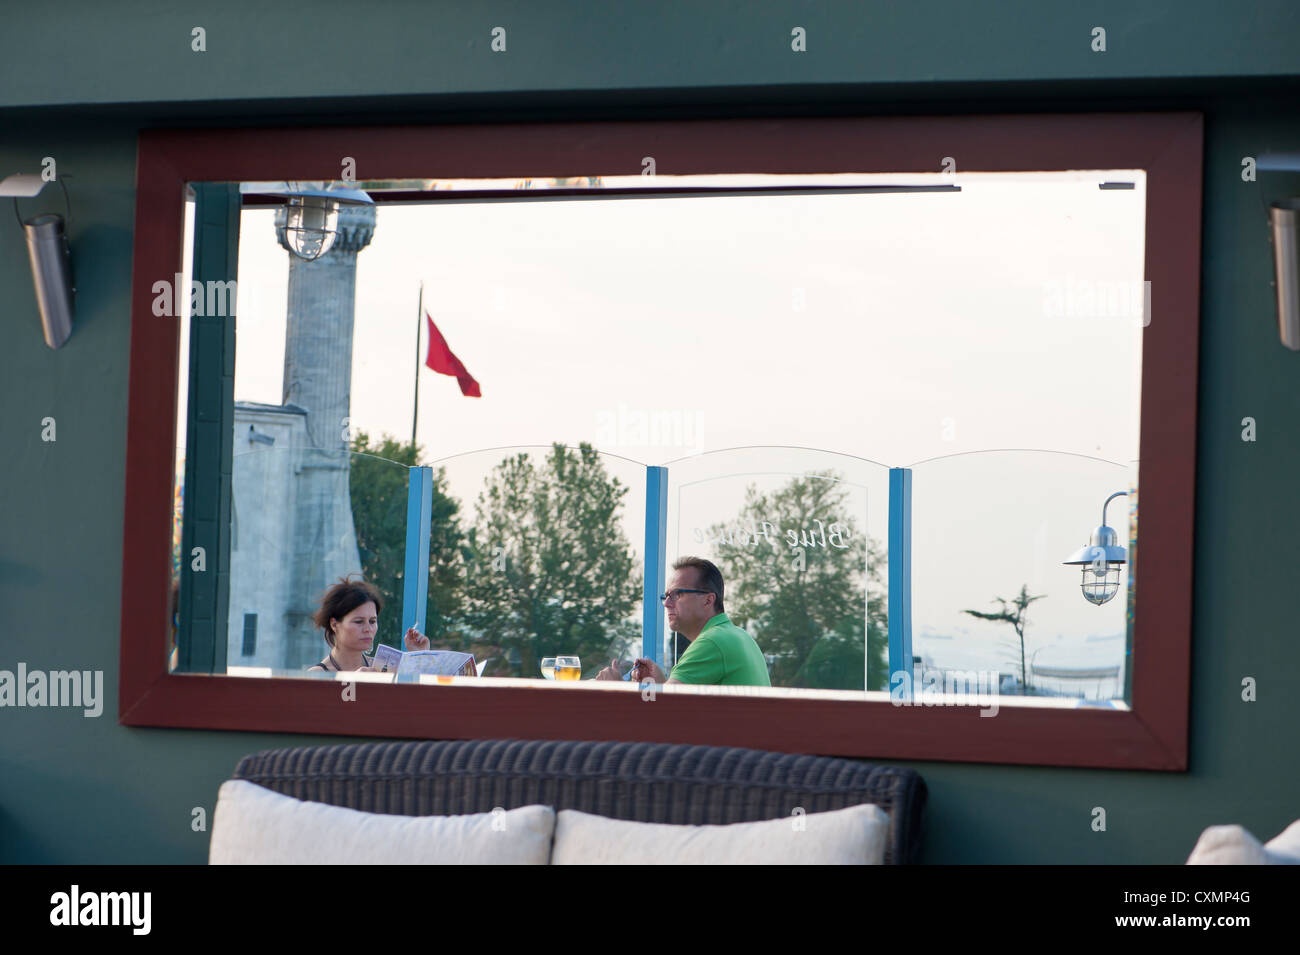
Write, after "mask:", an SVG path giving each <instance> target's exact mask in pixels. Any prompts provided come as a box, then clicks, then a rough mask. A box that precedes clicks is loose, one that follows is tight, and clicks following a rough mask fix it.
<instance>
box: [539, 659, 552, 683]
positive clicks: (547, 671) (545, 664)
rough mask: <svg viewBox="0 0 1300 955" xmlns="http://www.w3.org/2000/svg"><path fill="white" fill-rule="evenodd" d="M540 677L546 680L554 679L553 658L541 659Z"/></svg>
mask: <svg viewBox="0 0 1300 955" xmlns="http://www.w3.org/2000/svg"><path fill="white" fill-rule="evenodd" d="M542 676H544V677H545V678H546V679H548V680H554V679H555V657H542Z"/></svg>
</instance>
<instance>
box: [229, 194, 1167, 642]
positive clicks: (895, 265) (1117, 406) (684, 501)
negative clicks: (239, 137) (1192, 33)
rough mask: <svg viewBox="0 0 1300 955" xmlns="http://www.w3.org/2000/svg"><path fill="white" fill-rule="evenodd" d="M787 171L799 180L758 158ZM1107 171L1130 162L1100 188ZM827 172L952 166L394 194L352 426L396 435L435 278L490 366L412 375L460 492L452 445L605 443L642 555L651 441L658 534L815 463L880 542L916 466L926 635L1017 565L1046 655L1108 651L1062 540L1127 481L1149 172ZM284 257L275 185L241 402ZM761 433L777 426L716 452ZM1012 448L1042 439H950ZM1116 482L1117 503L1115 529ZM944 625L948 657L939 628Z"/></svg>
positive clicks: (467, 465) (366, 321)
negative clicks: (548, 195)
mask: <svg viewBox="0 0 1300 955" xmlns="http://www.w3.org/2000/svg"><path fill="white" fill-rule="evenodd" d="M656 178H657V183H656V184H660V185H666V184H670V183H671V182H672V181H673V177H665V176H659V177H656ZM693 178H695V179H701V178H703V179H711V180H713V181H720V180H719V179H718V178H716V177H693ZM795 178H797V180H798V182H799V183H800V184H813V182H814V180H812V179H811V178H810V177H806V176H805V177H746V180H747V181H757V180H766V181H775V180H777V179H780V180H781V181H785V182H789V181H791V180H792V179H795ZM1113 180H1124V181H1131V182H1133V183H1134V184H1135V188H1133V189H1129V190H1115V189H1107V190H1102V189H1099V188H1098V183H1099V182H1102V181H1113ZM820 181H826V182H830V181H835V182H850V181H851V182H854V183H862V184H868V183H884V182H899V181H907V182H910V183H914V184H945V185H950V184H956V185H959V186H960V187H961V191H960V192H958V193H931V194H885V195H880V194H877V195H839V196H797V197H778V196H762V197H723V198H674V199H604V200H599V201H592V200H582V201H545V202H537V201H534V202H495V203H469V202H456V203H451V202H445V201H444V202H438V203H431V204H426V205H406V206H381V207H380V208H379V209H378V213H377V215H378V218H377V224H376V229H375V233H374V238H373V241H372V242H371V244H370V245H369V246H368V247H367V248H366V249H365V250H364V251H362V252H361V253H360V255H359V257H358V267H357V296H356V324H355V347H354V360H353V369H352V375H353V380H352V412H351V413H352V425H353V427H354V428H355V429H360V430H364V431H367V432H369V433H370V434H371V435H378V434H382V433H387V434H392V435H394V436H398V437H401V438H402V439H403V440H406V439H409V437H410V431H411V409H412V395H413V377H414V373H415V364H416V354H417V343H416V335H417V328H418V323H419V320H418V308H417V307H418V302H419V297H420V283H421V282H423V283H424V292H423V302H424V307H425V309H426V310H427V311H428V312H429V314H430V315H431V316H432V317H433V319H434V321H435V322H437V324H438V327H439V329H440V330H441V331H442V333H443V335H444V336H445V337H446V339H447V341H448V343H449V345H450V347H451V348H452V350H453V351H454V352H455V353H456V354H457V355H458V356H459V357H460V359H461V360H462V361H463V362H464V364H465V365H466V366H467V367H468V369H469V371H470V372H471V373H472V374H473V375H474V376H475V377H476V378H477V379H478V381H479V382H480V384H481V387H482V392H483V397H482V398H477V399H475V398H465V397H462V396H461V394H460V392H459V389H458V387H457V385H456V382H455V380H454V379H452V378H449V377H445V376H439V375H436V374H434V373H433V372H431V371H429V370H428V369H424V370H422V371H421V372H420V375H421V379H420V412H419V433H418V440H419V443H420V445H421V446H422V447H423V449H424V451H425V454H424V463H437V462H440V461H441V462H444V463H445V466H446V467H447V471H448V475H449V478H450V481H451V486H452V490H453V491H454V492H457V493H458V494H459V496H461V497H462V500H464V502H465V508H466V510H469V511H472V501H473V499H474V498H475V497H476V494H477V488H478V487H479V486H480V485H481V481H482V479H483V476H484V475H485V474H486V472H487V470H488V468H490V467H491V465H492V464H495V463H496V461H497V460H499V459H500V457H501V454H500V453H497V452H493V453H480V454H467V453H466V452H473V451H479V450H481V449H485V448H501V447H505V446H515V445H549V444H550V443H551V442H552V441H560V442H563V443H567V444H577V443H578V442H579V441H591V442H593V443H595V444H596V445H597V447H599V448H600V449H601V450H602V451H605V452H609V453H610V455H618V456H621V457H620V458H615V457H612V456H611V457H609V458H607V461H608V462H609V464H610V467H611V470H613V471H614V472H615V473H616V474H617V476H618V477H620V479H622V480H623V481H624V482H625V483H627V484H629V486H630V487H631V488H632V491H631V493H630V494H629V498H628V500H629V501H630V502H631V506H630V507H629V509H628V514H627V515H626V520H625V529H626V532H627V534H628V536H629V538H630V540H631V541H632V543H633V546H634V548H635V549H636V550H637V552H638V554H639V553H640V551H641V540H640V538H641V536H642V529H641V520H642V515H643V513H644V512H643V509H642V508H643V474H644V471H643V467H642V465H643V464H656V465H662V464H665V463H668V462H675V463H669V465H668V466H669V481H670V517H669V520H670V523H669V535H670V542H669V550H670V552H682V551H683V550H687V549H690V547H691V546H694V547H695V549H697V550H698V549H701V548H699V547H698V537H697V536H694V535H693V532H694V529H695V528H696V527H698V526H701V525H707V524H710V523H716V522H720V521H725V520H728V519H730V518H731V517H733V516H734V514H735V512H736V511H737V510H738V505H739V500H740V495H741V494H742V493H743V490H744V487H745V485H746V484H747V483H750V481H755V482H757V483H759V484H761V485H763V486H772V487H774V486H776V485H777V484H779V483H781V482H783V481H784V480H788V478H789V476H791V475H793V474H798V473H802V472H803V471H805V470H807V469H809V468H815V467H822V466H829V467H835V468H837V469H838V471H839V473H840V474H841V475H842V476H843V478H844V480H845V481H846V482H847V484H846V486H850V487H851V488H852V489H853V490H852V494H851V495H850V497H851V500H852V505H851V510H852V511H853V513H852V514H848V515H846V518H852V519H853V520H854V521H855V525H854V526H855V529H856V530H858V531H859V532H861V531H865V532H867V533H869V534H871V536H873V537H875V538H877V539H878V540H881V541H882V542H883V541H884V540H885V538H886V531H887V522H888V511H887V504H888V494H887V491H888V475H887V467H889V466H895V467H898V466H914V476H913V482H914V484H913V495H914V512H913V522H914V524H913V533H914V541H913V629H914V634H915V637H914V640H915V641H916V644H917V647H916V652H918V653H921V652H923V651H924V650H925V649H926V647H928V646H930V644H933V649H934V650H935V652H940V651H942V652H945V653H948V655H949V656H950V657H951V658H952V659H956V658H957V657H959V656H961V657H962V658H963V659H964V658H965V657H966V656H969V655H970V653H975V654H976V656H978V655H979V654H980V653H984V654H985V655H987V654H988V653H991V652H992V650H991V649H986V650H981V649H979V648H980V647H981V646H983V645H984V644H988V646H989V647H992V646H993V645H994V644H995V643H996V642H997V639H998V637H999V635H1001V634H1002V633H1003V632H1006V633H1009V632H1010V629H1009V628H1008V627H1006V626H1005V625H1002V626H1001V627H999V626H998V625H994V624H986V623H984V622H982V621H978V620H976V619H974V618H972V617H969V616H966V615H963V614H962V613H961V610H962V609H964V608H984V609H991V604H990V601H991V599H992V598H993V597H994V596H1003V597H1010V596H1012V595H1014V594H1015V593H1016V592H1017V591H1018V590H1019V587H1020V585H1021V584H1022V583H1024V584H1028V585H1029V587H1030V589H1031V592H1033V593H1046V594H1047V595H1048V596H1047V598H1046V599H1044V600H1043V601H1041V602H1039V603H1036V604H1035V605H1034V607H1033V608H1031V614H1030V617H1031V621H1032V622H1033V626H1032V627H1031V635H1033V636H1034V637H1041V640H1042V644H1043V650H1042V653H1041V654H1040V655H1039V657H1038V661H1039V663H1044V664H1045V663H1048V662H1052V663H1057V664H1060V665H1068V664H1069V663H1071V662H1073V661H1074V660H1075V659H1076V658H1079V657H1080V656H1081V655H1082V657H1083V659H1082V661H1081V662H1093V661H1094V660H1096V659H1099V657H1098V654H1099V653H1103V652H1104V653H1108V654H1110V656H1112V657H1113V656H1115V653H1114V648H1115V642H1114V641H1113V640H1112V641H1109V642H1107V641H1106V640H1103V639H1098V638H1099V637H1105V636H1107V635H1114V634H1122V633H1123V630H1124V600H1123V598H1122V594H1121V597H1120V598H1117V599H1116V600H1113V601H1111V602H1110V603H1109V604H1107V605H1105V606H1103V607H1100V608H1098V607H1094V606H1092V605H1090V604H1088V603H1086V602H1085V601H1084V600H1083V598H1082V597H1081V596H1080V595H1079V592H1078V583H1079V571H1078V570H1077V569H1075V568H1066V567H1062V566H1061V564H1060V562H1061V560H1063V559H1064V558H1065V556H1066V555H1067V554H1068V553H1070V552H1072V551H1074V550H1076V549H1077V548H1079V547H1081V546H1083V545H1084V544H1085V543H1086V542H1087V536H1088V534H1089V532H1090V531H1091V530H1092V529H1093V527H1094V526H1095V525H1096V524H1098V523H1099V522H1100V510H1101V504H1102V501H1103V500H1104V499H1105V498H1106V496H1107V495H1109V494H1110V493H1111V492H1112V491H1116V490H1127V489H1129V488H1130V487H1132V486H1135V485H1136V476H1137V472H1136V462H1137V458H1138V428H1139V411H1140V408H1139V386H1140V380H1139V379H1140V367H1141V320H1140V311H1138V312H1135V311H1134V308H1135V307H1136V308H1138V309H1140V304H1141V297H1140V296H1141V279H1142V267H1143V224H1144V210H1145V175H1144V173H1142V172H1141V171H1140V170H1129V171H1122V170H1107V171H1079V172H1067V173H1015V174H1003V173H999V174H987V173H984V174H982V173H959V174H957V175H956V176H943V175H933V176H917V175H912V176H908V177H906V178H905V180H904V179H902V178H900V177H898V176H894V177H883V176H866V175H862V176H852V177H823V179H822V180H820ZM288 269H289V257H288V253H287V252H285V251H284V250H283V249H282V248H280V247H279V245H278V244H277V242H276V239H275V234H274V226H273V211H272V210H270V209H263V208H249V209H246V210H245V211H244V213H243V220H242V224H241V241H240V262H239V306H238V322H239V326H238V352H237V360H236V381H235V397H236V400H239V401H261V402H268V403H272V404H278V403H280V401H281V400H282V394H281V379H282V371H283V348H284V333H285V302H286V284H287V277H288ZM1094 292H1103V293H1105V292H1109V293H1110V295H1111V298H1110V299H1109V300H1107V299H1106V298H1105V297H1104V294H1103V295H1101V296H1096V297H1094V296H1093V294H1092V293H1094ZM1126 306H1127V308H1126ZM1121 313H1123V314H1121ZM423 348H424V340H423V339H421V342H420V345H419V349H420V351H419V354H420V356H421V357H423ZM750 446H764V447H766V448H767V450H764V451H744V452H726V451H725V449H731V448H745V447H750ZM783 446H796V447H799V448H810V449H818V450H820V451H823V452H833V453H834V455H838V456H831V455H827V454H822V455H818V454H815V453H811V452H806V451H792V450H779V449H778V448H780V447H783ZM999 449H1031V450H1027V451H1018V452H1016V453H994V454H987V453H986V454H968V453H965V452H973V451H996V450H999ZM1042 452H1056V453H1051V454H1044V453H1042ZM952 455H959V456H957V457H950V456H952ZM1070 455H1076V456H1086V457H1076V456H1070ZM940 457H943V458H944V459H943V460H931V459H935V458H940ZM624 458H626V459H631V461H625V460H622V459H624ZM864 459H865V460H864ZM1098 459H1099V460H1098ZM634 462H639V463H634ZM870 462H875V463H870ZM922 462H924V463H922ZM1107 462H1109V463H1107ZM737 475H739V476H737ZM1126 500H1127V499H1120V500H1118V501H1116V502H1114V503H1113V504H1112V505H1111V507H1110V511H1109V513H1108V517H1109V521H1108V523H1109V524H1110V525H1111V526H1112V527H1115V528H1116V530H1117V531H1118V532H1119V534H1120V537H1121V542H1123V541H1124V540H1126V539H1127V537H1128V519H1127V514H1128V508H1127V505H1126ZM688 545H689V546H688ZM705 556H709V554H707V553H706V554H705ZM927 634H929V635H934V636H935V637H936V639H935V640H929V637H928V636H927ZM955 634H960V635H961V639H962V641H963V642H962V647H963V648H964V649H963V650H962V651H961V652H960V653H954V652H953V650H952V648H951V641H943V640H940V639H937V638H938V637H944V636H952V635H955ZM1089 637H1093V640H1091V641H1090V640H1088V638H1089ZM945 644H947V646H945ZM1118 646H1119V650H1120V652H1121V653H1122V649H1123V641H1122V640H1120V641H1119V642H1118ZM1107 647H1108V648H1109V649H1106V648H1107ZM1035 648H1036V645H1035ZM1107 659H1109V657H1108V658H1107ZM954 665H956V664H954Z"/></svg>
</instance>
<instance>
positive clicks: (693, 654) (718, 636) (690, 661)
mask: <svg viewBox="0 0 1300 955" xmlns="http://www.w3.org/2000/svg"><path fill="white" fill-rule="evenodd" d="M668 677H669V679H676V680H680V681H681V682H683V683H712V684H723V685H729V686H736V685H738V686H771V685H772V681H771V680H769V679H768V678H767V661H766V660H764V659H763V651H762V650H760V649H759V648H758V644H757V643H755V642H754V638H753V637H751V636H750V635H749V634H747V633H746V632H745V631H744V630H741V629H740V628H739V627H737V626H736V625H735V624H734V623H732V622H731V618H730V617H728V616H727V615H726V614H725V613H720V614H717V615H715V616H714V617H713V618H712V619H710V620H709V622H708V623H706V624H705V625H704V629H703V630H701V631H700V635H699V636H698V637H696V638H695V639H694V640H692V641H691V645H690V646H689V647H687V648H686V652H685V653H683V654H682V657H681V659H680V660H678V661H677V666H675V667H673V671H672V673H670V674H668Z"/></svg>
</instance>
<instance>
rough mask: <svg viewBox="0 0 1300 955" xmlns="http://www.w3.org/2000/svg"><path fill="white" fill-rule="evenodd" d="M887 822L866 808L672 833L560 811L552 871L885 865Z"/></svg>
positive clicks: (884, 816) (666, 828) (667, 829)
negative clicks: (568, 867)
mask: <svg viewBox="0 0 1300 955" xmlns="http://www.w3.org/2000/svg"><path fill="white" fill-rule="evenodd" d="M888 833H889V815H888V814H887V813H886V812H885V811H884V810H882V809H881V808H880V807H879V806H876V805H872V804H871V803H865V804H863V805H860V806H850V807H849V808H847V809H837V810H834V811H832V812H814V813H809V814H807V815H800V816H789V817H787V818H783V819H770V820H768V821H766V822H738V823H734V824H732V825H729V826H674V825H664V824H662V823H653V822H628V821H626V820H623V819H607V818H606V817H604V816H593V815H591V814H589V813H585V812H577V811H576V810H573V809H563V810H561V811H560V813H559V815H558V816H557V818H556V821H555V851H554V852H553V853H552V854H551V862H552V864H554V865H767V864H772V865H881V864H883V862H884V860H885V840H886V838H887V836H888Z"/></svg>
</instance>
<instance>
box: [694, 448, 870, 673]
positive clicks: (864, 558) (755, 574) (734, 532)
mask: <svg viewBox="0 0 1300 955" xmlns="http://www.w3.org/2000/svg"><path fill="white" fill-rule="evenodd" d="M847 499H848V489H847V488H845V487H844V486H843V484H841V483H840V481H839V476H838V475H836V474H835V472H833V471H825V472H818V473H814V474H808V475H805V476H804V477H799V478H795V479H793V480H792V481H790V482H789V483H788V484H786V485H784V486H783V487H781V488H779V489H777V490H776V491H773V492H772V493H771V494H761V493H759V491H758V488H757V486H755V485H750V486H749V487H748V488H747V489H746V492H745V503H744V505H743V506H742V508H741V511H740V514H739V515H738V519H737V521H736V522H735V523H734V524H732V525H730V526H728V525H714V526H713V527H711V528H710V529H709V533H710V539H712V540H719V541H721V542H722V543H720V544H719V546H718V560H719V565H720V566H719V569H720V570H721V571H722V573H723V578H724V580H725V581H726V584H727V587H726V590H727V599H726V607H727V613H728V616H730V617H731V619H732V620H733V621H734V622H735V623H736V625H737V626H739V627H742V628H744V629H745V630H748V631H749V632H750V633H751V634H752V635H753V636H754V638H755V640H757V641H758V644H759V646H760V647H762V648H763V652H764V653H765V654H768V655H771V656H774V657H775V661H774V662H773V664H772V672H771V676H772V685H773V686H803V687H821V688H827V689H832V688H833V689H862V688H863V672H862V671H863V655H864V652H865V653H866V654H868V655H869V657H870V660H871V666H870V668H869V672H870V686H868V687H867V689H872V690H883V689H887V688H888V684H889V677H888V673H887V670H888V652H889V635H888V612H887V609H886V607H885V605H884V595H885V586H884V581H883V577H882V567H883V565H884V555H883V553H882V552H881V550H880V548H879V545H878V544H877V543H876V542H875V541H872V540H869V539H868V538H867V536H866V535H865V534H864V533H862V532H861V531H860V530H859V528H858V527H857V526H856V524H855V523H854V522H853V520H852V519H851V518H846V516H845V513H846V510H847V508H846V501H847ZM764 522H767V525H766V526H765V525H764ZM818 522H820V524H819V523H818ZM832 525H838V529H839V532H840V534H839V536H838V537H836V535H835V533H834V532H833V531H832ZM790 531H793V532H794V534H795V541H796V543H794V544H793V545H792V544H791V543H790V541H789V539H788V538H787V537H786V536H785V535H786V533H787V532H790ZM836 544H840V545H842V546H836ZM864 568H865V569H864ZM868 589H869V590H870V592H871V603H870V606H869V607H868V606H867V592H868ZM864 642H865V649H864Z"/></svg>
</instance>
